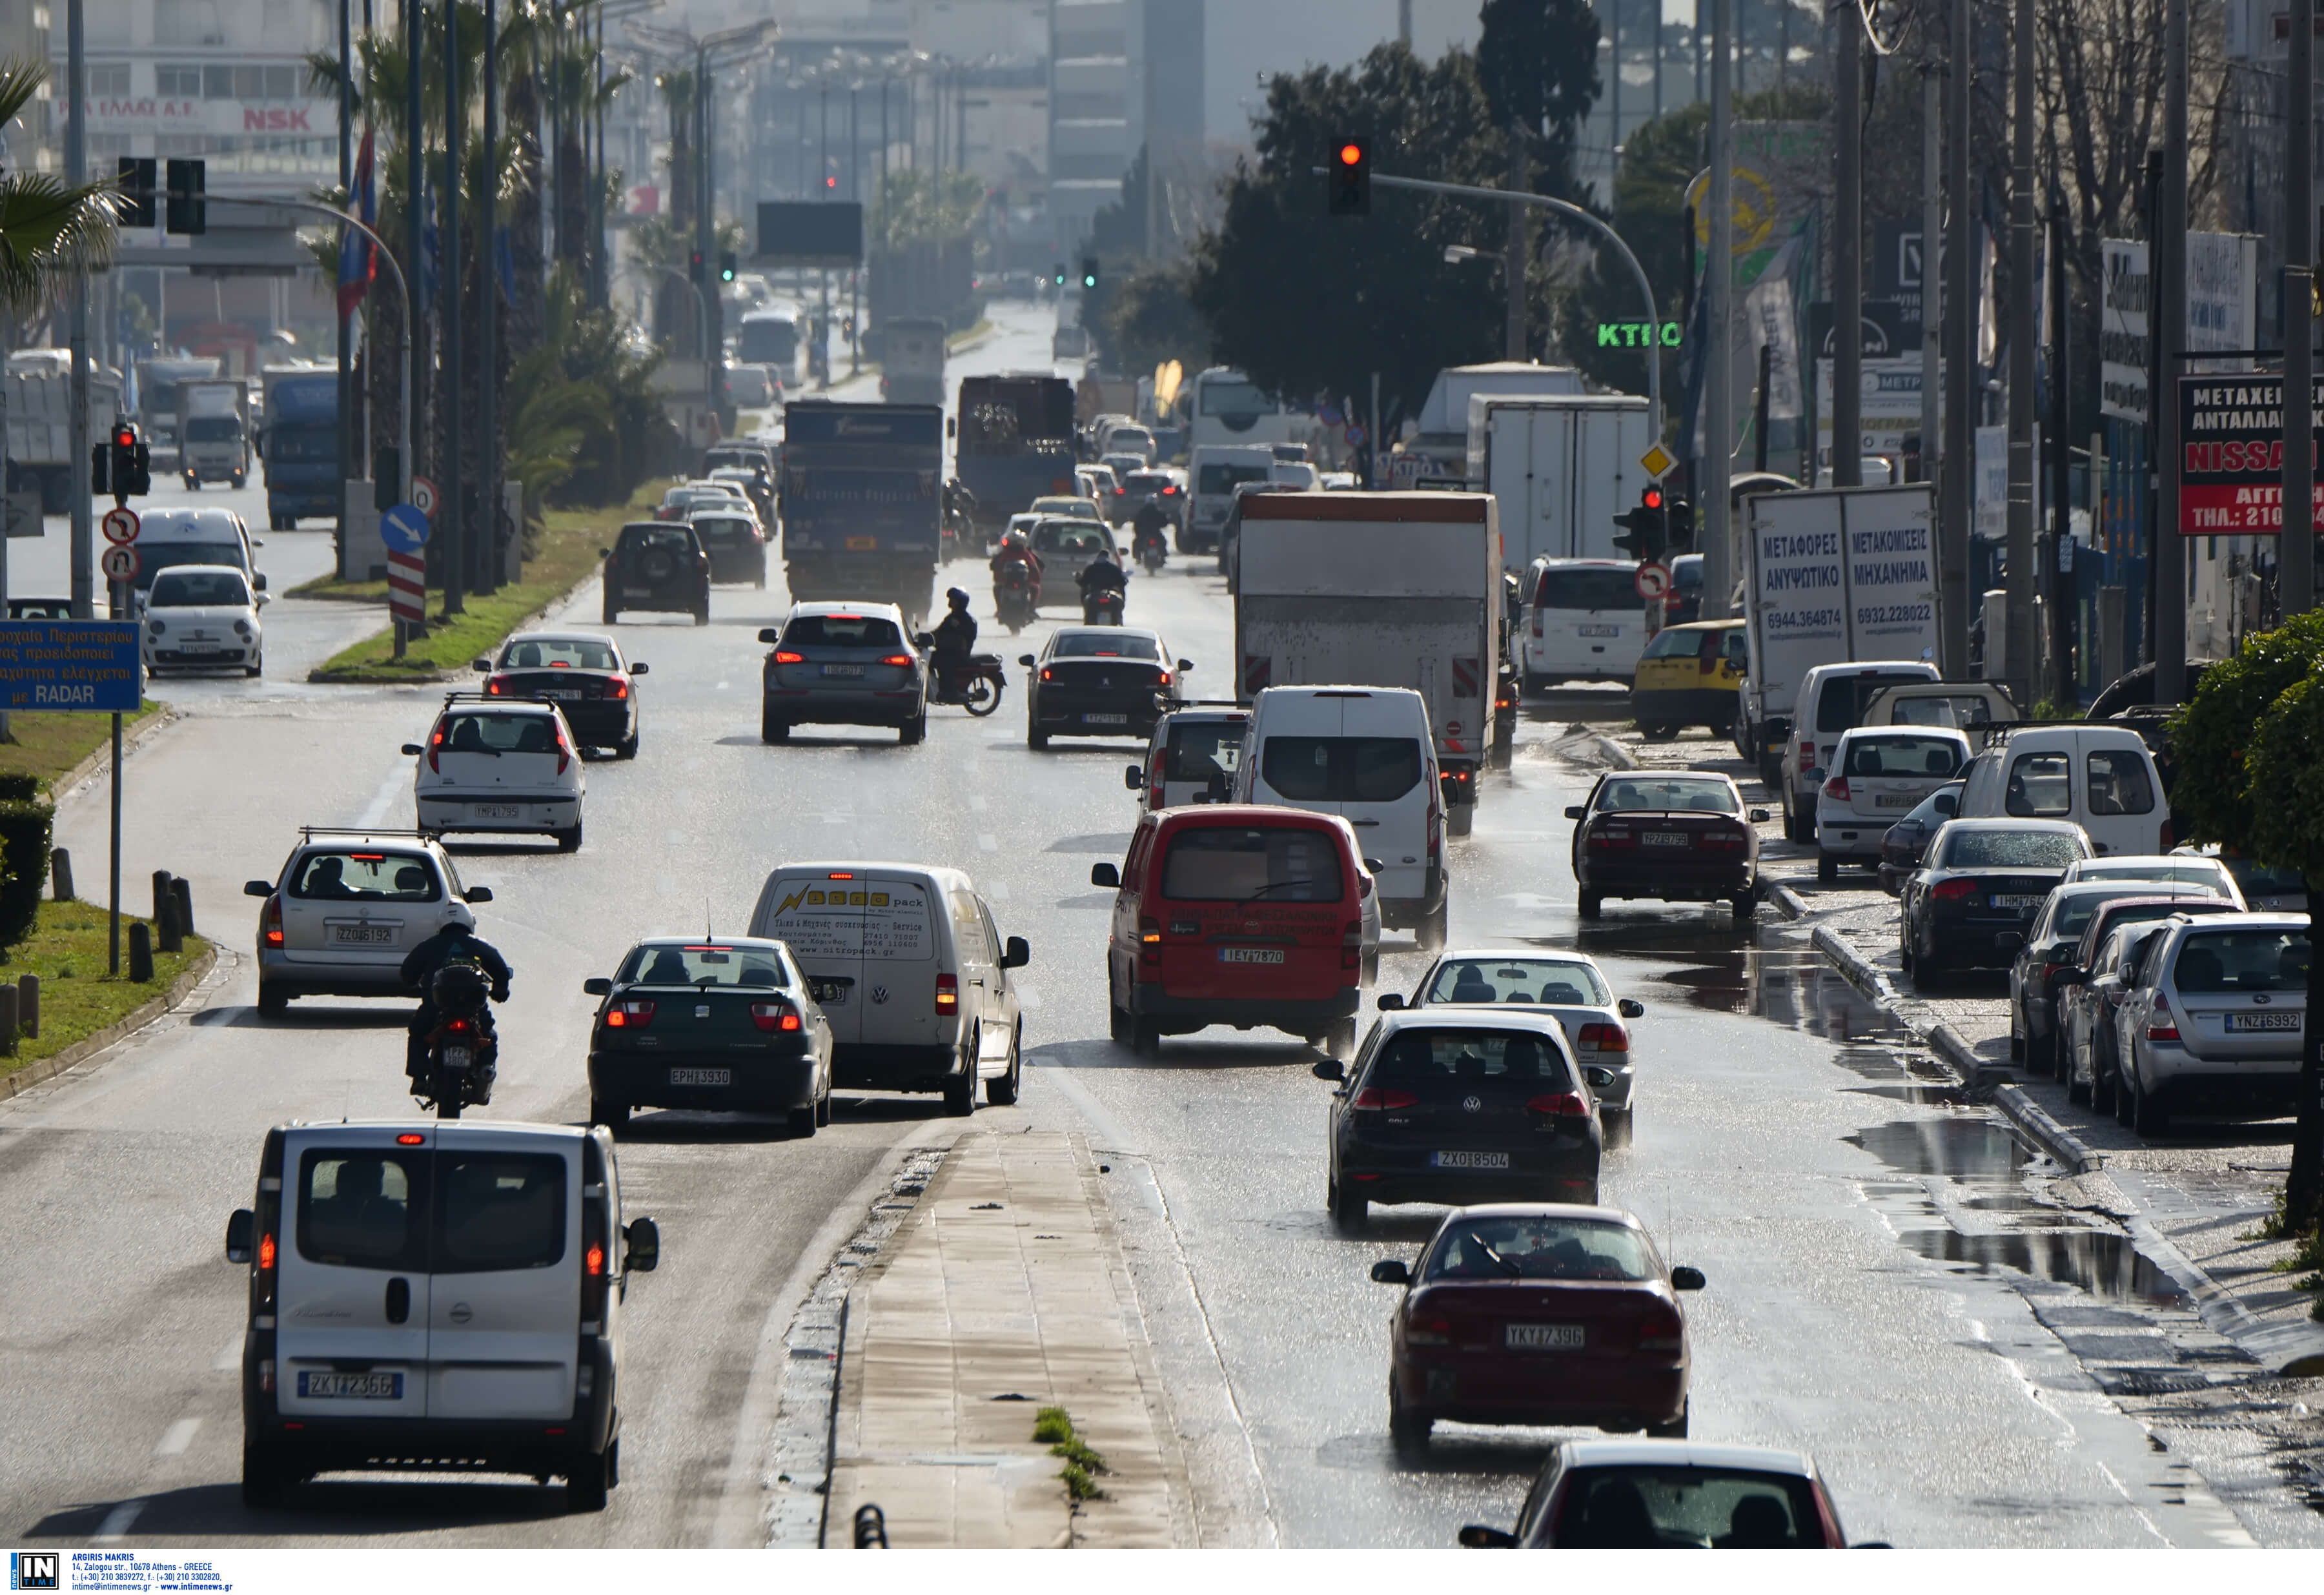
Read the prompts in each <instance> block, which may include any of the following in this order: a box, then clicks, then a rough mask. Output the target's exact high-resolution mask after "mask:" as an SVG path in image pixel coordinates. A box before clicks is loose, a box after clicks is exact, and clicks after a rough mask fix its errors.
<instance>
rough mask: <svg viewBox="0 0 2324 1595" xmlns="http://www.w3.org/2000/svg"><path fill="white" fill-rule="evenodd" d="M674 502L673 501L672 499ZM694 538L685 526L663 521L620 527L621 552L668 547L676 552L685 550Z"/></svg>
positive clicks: (636, 551)
mask: <svg viewBox="0 0 2324 1595" xmlns="http://www.w3.org/2000/svg"><path fill="white" fill-rule="evenodd" d="M673 502H675V501H673ZM693 542H694V539H693V537H692V535H691V534H690V533H689V532H688V531H687V529H686V528H685V527H682V526H679V525H677V524H676V523H674V522H670V521H664V522H663V523H662V524H660V525H659V526H624V527H623V528H622V545H621V546H622V552H623V553H624V554H630V555H638V554H644V553H647V552H649V551H650V550H652V549H670V550H672V551H673V552H677V553H685V552H687V551H688V550H689V549H691V548H692V546H693Z"/></svg>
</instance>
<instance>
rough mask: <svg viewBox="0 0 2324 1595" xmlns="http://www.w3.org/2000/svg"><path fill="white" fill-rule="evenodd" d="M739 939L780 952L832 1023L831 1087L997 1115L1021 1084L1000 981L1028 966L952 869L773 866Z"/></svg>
mask: <svg viewBox="0 0 2324 1595" xmlns="http://www.w3.org/2000/svg"><path fill="white" fill-rule="evenodd" d="M751 934H752V936H772V937H775V938H777V939H779V940H780V941H783V942H786V943H788V944H789V946H790V950H791V956H792V958H793V959H795V960H796V961H797V962H798V966H799V969H800V971H801V973H804V974H805V975H806V976H807V986H808V989H809V990H810V991H811V992H812V994H813V995H814V997H815V1000H816V1005H817V1006H818V1007H820V1008H821V1009H822V1010H823V1012H824V1017H825V1019H829V1020H830V1021H831V1038H832V1083H833V1084H835V1085H838V1086H846V1087H853V1088H855V1089H858V1090H866V1091H925V1092H942V1093H944V1100H945V1111H948V1112H952V1113H957V1114H967V1113H973V1112H975V1111H976V1083H977V1082H978V1081H979V1080H982V1081H983V1082H984V1100H985V1101H986V1102H991V1104H993V1105H994V1106H995V1107H1005V1106H1007V1105H1008V1104H1009V1103H1010V1102H1015V1101H1016V1100H1017V1093H1018V1091H1019V1089H1020V1087H1021V1085H1022V1083H1023V1080H1024V1069H1025V1062H1024V1041H1025V1028H1024V1019H1023V1014H1022V1011H1021V1005H1020V1003H1019V996H1018V990H1017V982H1015V981H1014V980H1012V979H1011V978H1010V971H1011V970H1015V969H1022V968H1023V967H1024V966H1025V965H1026V964H1027V963H1030V962H1031V961H1032V957H1033V954H1032V950H1031V949H1030V948H1029V947H1028V946H1027V945H1025V938H1024V937H1022V936H1010V937H1009V938H1008V939H1007V940H1006V941H1003V940H1002V939H1001V933H1000V931H999V930H998V929H997V928H996V927H994V925H993V923H992V909H991V907H990V906H989V905H988V904H987V903H986V902H985V900H984V899H983V897H982V895H981V894H979V893H978V891H977V890H976V883H975V882H974V881H973V880H970V879H969V878H968V876H967V875H966V874H965V873H964V872H963V871H959V870H948V869H945V868H942V867H940V866H937V865H932V864H895V863H862V862H842V863H824V864H784V865H781V866H779V868H777V869H776V870H775V871H774V872H773V873H772V874H770V875H769V876H768V877H767V883H766V885H765V886H764V887H762V888H761V890H760V892H759V902H758V906H757V907H756V908H753V909H752V911H751Z"/></svg>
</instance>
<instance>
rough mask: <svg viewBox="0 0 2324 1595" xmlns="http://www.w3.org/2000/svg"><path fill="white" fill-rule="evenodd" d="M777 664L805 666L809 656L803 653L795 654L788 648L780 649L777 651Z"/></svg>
mask: <svg viewBox="0 0 2324 1595" xmlns="http://www.w3.org/2000/svg"><path fill="white" fill-rule="evenodd" d="M775 663H777V664H779V665H803V664H805V663H807V655H805V654H803V653H794V652H793V651H792V650H789V649H788V648H778V649H777V650H775Z"/></svg>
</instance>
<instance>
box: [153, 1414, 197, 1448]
mask: <svg viewBox="0 0 2324 1595" xmlns="http://www.w3.org/2000/svg"><path fill="white" fill-rule="evenodd" d="M201 1426H202V1420H201V1419H199V1418H180V1419H179V1420H178V1421H177V1422H176V1423H174V1424H171V1425H170V1426H169V1427H168V1428H167V1429H165V1430H163V1431H162V1434H161V1443H160V1444H159V1445H156V1446H155V1447H154V1448H153V1454H154V1455H155V1456H157V1457H174V1456H182V1455H184V1454H185V1450H186V1447H188V1446H189V1445H191V1444H192V1443H194V1431H195V1430H197V1429H198V1428H200V1427H201Z"/></svg>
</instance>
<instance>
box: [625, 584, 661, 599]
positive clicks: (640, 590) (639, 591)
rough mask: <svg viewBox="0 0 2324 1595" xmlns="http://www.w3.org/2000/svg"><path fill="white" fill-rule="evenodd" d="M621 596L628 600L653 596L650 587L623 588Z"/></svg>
mask: <svg viewBox="0 0 2324 1595" xmlns="http://www.w3.org/2000/svg"><path fill="white" fill-rule="evenodd" d="M622 595H623V596H624V597H629V598H650V597H652V596H653V589H652V588H651V587H623V588H622Z"/></svg>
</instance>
